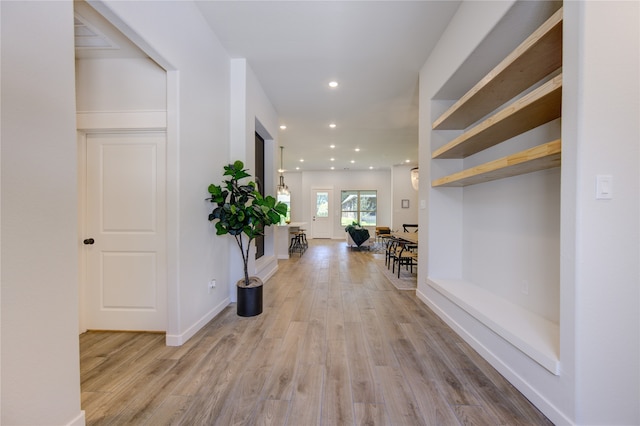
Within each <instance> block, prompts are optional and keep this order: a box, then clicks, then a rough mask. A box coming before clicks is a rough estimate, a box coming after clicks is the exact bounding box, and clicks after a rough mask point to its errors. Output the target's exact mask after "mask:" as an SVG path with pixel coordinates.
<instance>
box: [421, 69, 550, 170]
mask: <svg viewBox="0 0 640 426" xmlns="http://www.w3.org/2000/svg"><path fill="white" fill-rule="evenodd" d="M561 113H562V75H558V76H556V77H554V78H553V79H552V80H549V81H548V82H547V83H545V84H543V85H542V86H540V87H539V88H537V89H536V90H534V91H532V92H531V93H529V94H527V95H526V96H524V97H522V98H521V99H518V100H517V101H515V102H513V103H512V104H511V105H509V106H507V107H506V108H504V109H502V110H501V111H499V112H498V113H496V114H495V115H493V116H491V117H489V118H488V119H486V120H485V121H483V122H482V123H480V124H478V125H477V126H475V127H473V128H472V129H471V130H469V131H467V132H465V133H463V134H462V135H460V136H458V137H457V138H455V139H454V140H452V141H451V142H449V143H447V144H446V145H444V146H442V147H441V148H439V149H437V150H435V151H434V152H433V155H432V157H433V158H465V157H468V156H469V155H473V154H475V153H477V152H480V151H482V150H484V149H487V148H489V147H492V146H494V145H497V144H499V143H500V142H503V141H505V140H507V139H510V138H512V137H514V136H516V135H519V134H521V133H524V132H526V131H529V130H531V129H533V128H535V127H538V126H540V125H542V124H544V123H548V122H549V121H551V120H555V119H556V118H558V117H560V115H561Z"/></svg>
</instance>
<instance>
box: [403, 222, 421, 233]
mask: <svg viewBox="0 0 640 426" xmlns="http://www.w3.org/2000/svg"><path fill="white" fill-rule="evenodd" d="M414 228H415V229H414ZM402 230H403V231H404V232H418V224H412V223H403V224H402Z"/></svg>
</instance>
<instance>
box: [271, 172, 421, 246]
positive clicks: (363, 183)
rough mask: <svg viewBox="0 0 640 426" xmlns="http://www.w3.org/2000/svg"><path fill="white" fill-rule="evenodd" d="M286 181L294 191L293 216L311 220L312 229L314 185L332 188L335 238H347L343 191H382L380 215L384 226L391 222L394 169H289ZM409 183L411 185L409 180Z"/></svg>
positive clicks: (379, 203) (292, 194) (300, 220)
mask: <svg viewBox="0 0 640 426" xmlns="http://www.w3.org/2000/svg"><path fill="white" fill-rule="evenodd" d="M284 176H285V183H286V184H287V186H288V187H289V190H290V191H291V220H292V221H294V222H307V223H308V230H307V232H308V233H310V227H311V222H312V205H311V191H312V190H313V189H332V190H333V206H332V212H330V214H331V215H332V216H333V234H332V238H336V239H344V237H345V236H344V227H343V226H341V225H340V214H341V211H340V191H343V190H350V189H355V190H376V191H378V217H377V221H378V223H379V224H380V226H385V224H389V223H391V212H392V185H391V171H390V170H369V171H327V172H321V171H308V172H294V173H285V174H284ZM409 185H411V184H410V183H409Z"/></svg>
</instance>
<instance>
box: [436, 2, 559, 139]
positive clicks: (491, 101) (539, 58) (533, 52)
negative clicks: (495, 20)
mask: <svg viewBox="0 0 640 426" xmlns="http://www.w3.org/2000/svg"><path fill="white" fill-rule="evenodd" d="M561 66H562V8H560V9H559V10H558V11H557V12H556V13H554V14H553V16H551V17H550V18H549V19H548V20H547V21H546V22H545V23H544V24H542V25H541V26H540V27H539V28H538V29H537V30H536V31H535V32H534V33H533V34H531V35H530V36H529V37H528V38H527V39H526V40H525V41H523V42H522V43H521V44H520V46H518V47H517V48H516V49H515V50H514V51H513V52H511V53H510V54H509V56H507V57H506V58H505V59H504V60H503V61H502V62H500V63H499V64H498V65H497V66H496V67H495V68H494V69H493V70H491V72H489V74H487V75H486V76H485V77H484V78H483V79H482V80H480V81H479V82H478V84H476V85H475V86H474V87H473V88H471V90H469V91H468V92H467V93H466V94H465V95H464V96H463V97H462V98H460V99H459V100H458V102H456V103H455V104H454V105H453V106H451V108H449V109H448V110H447V111H446V112H445V113H444V114H442V115H441V116H440V117H439V118H438V119H437V120H436V121H435V122H434V123H433V129H434V130H453V129H457V130H461V129H465V128H467V127H468V126H469V125H471V124H472V123H474V122H476V121H478V120H479V119H481V118H482V117H484V116H485V115H487V114H489V113H490V112H491V111H493V110H495V109H496V108H498V107H499V106H500V105H503V104H504V103H505V102H507V101H509V99H512V98H513V97H514V96H516V95H517V94H518V93H521V92H522V91H524V90H525V89H527V88H528V87H531V86H532V85H534V84H535V83H537V82H538V81H540V80H541V79H542V78H544V77H545V76H547V75H549V74H550V73H552V72H553V71H555V70H557V69H558V68H560V67H561Z"/></svg>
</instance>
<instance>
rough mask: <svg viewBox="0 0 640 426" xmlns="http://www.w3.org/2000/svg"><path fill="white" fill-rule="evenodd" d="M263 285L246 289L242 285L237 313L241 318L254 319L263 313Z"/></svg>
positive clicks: (240, 286) (239, 288) (240, 285)
mask: <svg viewBox="0 0 640 426" xmlns="http://www.w3.org/2000/svg"><path fill="white" fill-rule="evenodd" d="M262 288H263V286H262V285H259V286H256V287H246V286H244V285H242V284H239V285H238V286H237V289H238V306H237V313H238V316H241V317H253V316H256V315H260V314H261V313H262Z"/></svg>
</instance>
